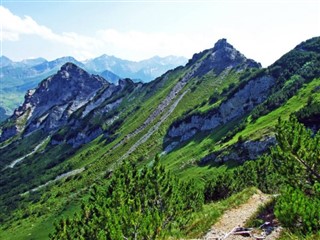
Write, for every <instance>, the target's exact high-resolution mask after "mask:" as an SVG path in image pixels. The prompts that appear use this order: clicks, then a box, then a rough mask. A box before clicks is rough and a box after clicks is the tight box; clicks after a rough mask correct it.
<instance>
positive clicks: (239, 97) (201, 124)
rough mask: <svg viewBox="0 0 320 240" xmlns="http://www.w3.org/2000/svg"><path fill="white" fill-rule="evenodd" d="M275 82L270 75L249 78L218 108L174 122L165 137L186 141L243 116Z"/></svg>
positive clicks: (265, 95) (263, 96)
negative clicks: (197, 134) (198, 133)
mask: <svg viewBox="0 0 320 240" xmlns="http://www.w3.org/2000/svg"><path fill="white" fill-rule="evenodd" d="M274 84H275V80H274V78H272V77H271V76H263V77H260V78H257V79H252V80H250V81H249V82H248V83H247V84H246V85H245V86H244V87H243V88H242V89H239V90H238V91H237V92H236V93H235V94H234V95H233V96H232V97H231V98H229V99H228V100H226V101H224V102H223V103H222V104H221V105H220V107H219V108H217V109H213V110H212V111H209V112H208V113H205V114H195V115H191V116H188V117H187V118H186V119H184V120H181V121H179V122H176V123H174V124H173V125H172V126H171V127H170V128H169V130H168V133H167V138H169V139H170V138H171V139H173V138H174V139H175V140H176V141H177V140H179V141H180V142H183V141H186V140H188V139H189V138H191V137H192V136H193V135H195V134H196V133H197V132H200V131H208V130H212V129H214V128H216V127H218V126H220V125H222V124H225V123H227V122H229V121H231V120H234V119H236V118H238V117H241V116H243V115H244V114H246V113H248V112H249V111H251V110H252V109H253V108H254V107H255V106H257V105H258V104H260V103H262V102H263V101H264V100H265V99H266V98H267V97H268V94H269V92H270V90H271V88H272V86H273V85H274Z"/></svg>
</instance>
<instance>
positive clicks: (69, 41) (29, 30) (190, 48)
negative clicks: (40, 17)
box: [0, 6, 213, 60]
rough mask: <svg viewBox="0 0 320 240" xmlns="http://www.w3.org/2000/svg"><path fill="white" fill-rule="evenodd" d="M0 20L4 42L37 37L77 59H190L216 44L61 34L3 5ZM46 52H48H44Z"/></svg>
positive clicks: (111, 32) (112, 33) (185, 38)
mask: <svg viewBox="0 0 320 240" xmlns="http://www.w3.org/2000/svg"><path fill="white" fill-rule="evenodd" d="M0 21H1V23H2V36H1V40H2V41H19V40H21V41H22V40H23V38H22V37H23V35H34V36H37V37H39V38H41V39H43V40H45V41H52V42H55V43H59V44H62V45H64V46H68V48H69V49H70V50H71V51H70V52H71V53H72V54H73V56H74V57H76V58H78V59H85V58H90V57H95V56H97V55H100V54H104V53H106V54H109V55H116V56H117V57H122V58H127V59H131V60H141V59H144V58H148V57H152V56H154V55H160V56H166V55H179V56H188V57H191V56H192V54H193V53H194V52H195V50H197V51H200V50H202V49H204V47H208V46H209V47H210V43H211V44H212V41H213V39H212V38H208V37H204V36H200V35H198V36H197V35H188V34H179V33H177V34H168V33H163V32H152V33H146V32H140V31H127V32H120V31H117V30H115V29H104V30H100V31H98V32H96V33H93V34H92V36H94V37H92V36H90V37H89V36H84V35H80V34H78V33H74V32H65V33H60V34H58V33H55V32H53V31H52V30H51V29H50V28H48V27H46V26H43V25H40V24H38V23H37V22H36V21H34V20H33V19H32V18H31V17H30V16H24V17H20V16H17V15H14V14H13V13H12V12H11V11H10V10H9V9H7V8H4V7H3V6H0ZM17 44H19V43H17ZM64 49H65V48H64ZM44 52H46V51H45V49H44ZM66 54H67V53H66ZM44 57H46V56H44Z"/></svg>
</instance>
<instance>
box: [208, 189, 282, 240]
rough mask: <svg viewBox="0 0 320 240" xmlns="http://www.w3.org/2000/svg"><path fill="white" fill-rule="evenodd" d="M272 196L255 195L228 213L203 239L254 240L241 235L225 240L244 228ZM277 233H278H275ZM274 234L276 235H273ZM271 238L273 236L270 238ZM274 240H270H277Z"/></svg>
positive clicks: (259, 193)
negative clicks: (231, 232)
mask: <svg viewBox="0 0 320 240" xmlns="http://www.w3.org/2000/svg"><path fill="white" fill-rule="evenodd" d="M270 198H271V197H270V196H268V195H266V194H263V193H261V192H258V193H256V194H254V195H253V196H252V197H251V198H250V199H249V200H248V201H247V202H246V203H244V204H242V205H240V206H239V207H237V208H233V209H230V210H228V211H226V212H225V213H224V214H223V216H222V217H221V218H220V220H219V221H218V222H217V223H216V224H214V225H213V226H212V227H211V229H210V231H209V232H208V233H207V234H206V235H205V236H204V237H203V238H202V239H204V240H220V239H227V240H238V239H247V240H248V239H254V238H251V237H243V236H239V235H229V236H228V237H227V238H225V235H226V234H227V233H229V232H230V231H231V230H232V229H233V228H235V227H239V226H240V227H243V226H244V224H245V222H246V221H247V220H248V219H249V218H250V216H252V215H253V214H254V213H255V212H256V211H257V210H258V208H259V206H261V205H262V204H265V203H266V202H268V201H269V200H270ZM275 232H276V231H275ZM273 234H274V233H273ZM270 237H271V236H270ZM275 238H276V236H274V237H273V238H269V237H268V239H275Z"/></svg>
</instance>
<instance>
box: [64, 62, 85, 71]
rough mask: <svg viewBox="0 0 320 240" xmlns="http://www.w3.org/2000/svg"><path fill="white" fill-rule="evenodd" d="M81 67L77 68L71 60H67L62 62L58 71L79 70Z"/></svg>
mask: <svg viewBox="0 0 320 240" xmlns="http://www.w3.org/2000/svg"><path fill="white" fill-rule="evenodd" d="M80 69H81V68H79V67H78V66H77V65H76V64H74V63H72V62H67V63H65V64H63V65H62V66H61V68H60V71H68V72H69V71H75V70H80Z"/></svg>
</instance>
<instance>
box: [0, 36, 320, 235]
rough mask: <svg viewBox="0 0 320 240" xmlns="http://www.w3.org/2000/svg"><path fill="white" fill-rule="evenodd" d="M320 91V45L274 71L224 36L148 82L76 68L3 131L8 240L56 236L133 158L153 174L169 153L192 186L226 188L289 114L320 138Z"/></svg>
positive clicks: (0, 146) (44, 88)
mask: <svg viewBox="0 0 320 240" xmlns="http://www.w3.org/2000/svg"><path fill="white" fill-rule="evenodd" d="M319 85H320V38H319V37H316V38H312V39H309V40H307V41H306V42H303V43H301V44H299V45H298V46H297V47H296V48H294V49H293V50H291V51H290V52H288V53H286V54H285V55H283V57H281V58H280V59H279V60H278V61H276V62H275V63H274V64H272V65H271V66H269V67H268V68H261V65H260V64H259V63H257V62H255V61H254V60H251V59H247V58H246V57H245V56H244V55H243V54H241V53H240V52H239V51H237V50H236V49H235V48H234V47H233V46H232V45H231V44H229V43H228V42H227V41H226V39H221V40H219V41H218V42H217V43H216V44H215V45H214V47H213V48H211V49H207V50H204V51H202V52H200V53H197V54H195V55H194V56H193V58H192V59H190V60H189V61H188V63H187V64H186V65H185V66H183V67H177V68H175V69H172V70H169V71H168V72H166V73H165V74H163V75H162V76H161V77H158V78H156V79H155V80H153V81H151V82H149V83H134V82H133V81H132V80H130V79H124V80H121V81H120V82H119V85H114V84H112V83H109V82H107V81H106V80H105V79H103V78H102V77H99V76H96V75H91V74H89V73H87V72H86V71H85V70H84V69H82V68H80V67H79V66H77V65H75V64H72V63H66V64H65V65H63V66H62V67H61V68H60V70H59V71H58V72H57V73H56V74H54V75H52V76H51V77H48V78H46V79H44V80H43V81H42V82H41V83H40V84H39V86H38V88H36V89H35V90H33V91H28V93H27V95H26V97H25V101H24V103H23V104H22V105H21V106H20V107H19V108H18V109H17V110H16V111H15V113H14V114H13V115H12V116H11V117H10V118H9V119H8V120H6V121H5V122H4V123H2V125H1V137H0V139H1V143H0V156H1V161H0V168H1V174H2V177H1V180H0V193H1V195H0V199H1V201H0V204H1V205H0V209H1V215H0V221H1V225H2V227H1V230H0V237H1V239H10V235H11V234H13V232H18V234H16V239H28V237H27V236H29V234H31V235H32V236H33V237H34V239H46V237H47V236H48V233H52V232H53V225H52V224H53V222H54V221H55V220H56V219H57V218H60V217H61V216H71V215H72V214H73V213H74V212H77V211H80V205H81V201H82V199H87V198H88V193H89V192H90V189H91V186H92V185H93V184H98V185H102V186H107V185H108V181H109V177H110V175H112V172H114V171H116V169H117V168H118V166H121V163H122V162H123V161H124V160H126V159H130V160H131V161H134V162H136V163H137V165H138V166H139V167H142V166H145V165H147V166H149V165H150V164H151V165H152V163H153V159H154V156H155V155H156V154H160V155H161V163H162V164H163V165H164V166H165V167H166V168H167V169H170V170H171V171H172V173H173V174H174V175H175V176H177V177H179V178H180V179H182V180H190V179H192V180H193V182H194V184H195V185H196V186H203V185H206V184H207V183H210V182H211V181H213V179H219V178H221V179H220V180H221V182H220V183H222V182H223V179H224V177H226V176H228V173H229V172H230V171H231V170H232V171H233V170H235V171H237V170H238V171H239V172H240V171H245V170H243V168H242V166H243V165H242V164H243V163H244V162H245V163H244V164H248V165H249V166H251V165H250V164H251V162H252V161H249V163H247V162H246V161H247V160H255V159H258V158H260V156H261V155H262V154H264V153H268V152H269V147H270V146H274V145H275V144H276V138H275V132H276V131H275V126H276V124H277V121H278V118H279V117H280V116H281V118H282V119H284V120H287V119H289V116H290V115H292V114H295V115H296V116H297V117H298V118H299V119H300V121H301V122H305V123H307V124H308V126H311V127H312V128H313V129H315V130H316V129H319V125H320V124H319V121H318V120H317V119H318V118H317V116H318V114H319V111H318V112H317V111H316V110H313V109H317V106H319V102H320V91H319ZM253 162H254V163H252V164H261V165H262V166H263V167H265V165H263V164H266V165H267V164H268V161H263V159H262V160H261V159H260V160H259V161H253ZM248 165H246V166H248ZM255 167H256V165H254V167H252V169H255ZM269 174H270V172H269ZM271 175H272V174H270V176H271ZM257 178H258V177H257ZM215 181H216V180H215ZM217 181H218V180H217ZM243 181H245V178H244V180H243ZM238 182H239V184H240V182H241V181H238ZM249 182H250V181H248V182H246V183H245V184H248V183H249ZM245 184H244V185H245ZM256 184H257V185H258V183H256ZM259 184H260V185H259V187H260V188H262V187H265V186H264V185H263V184H261V182H259ZM221 186H222V185H221ZM232 186H233V185H232ZM233 187H234V186H233ZM237 187H238V188H237V190H235V189H232V191H231V187H230V186H229V188H227V190H230V193H228V194H231V193H233V192H237V191H240V190H242V189H243V187H247V186H240V185H239V186H237ZM221 188H222V187H221ZM199 189H200V188H199ZM261 190H264V189H261ZM222 193H223V191H222V190H221V194H222ZM219 194H220V193H219ZM219 194H218V195H219ZM228 194H226V195H223V194H222V197H226V196H229V195H228ZM218 195H217V196H218ZM213 198H215V195H213ZM217 198H218V197H217ZM209 200H210V201H211V200H212V198H210V199H209ZM195 211H196V210H195ZM43 229H46V230H43Z"/></svg>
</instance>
